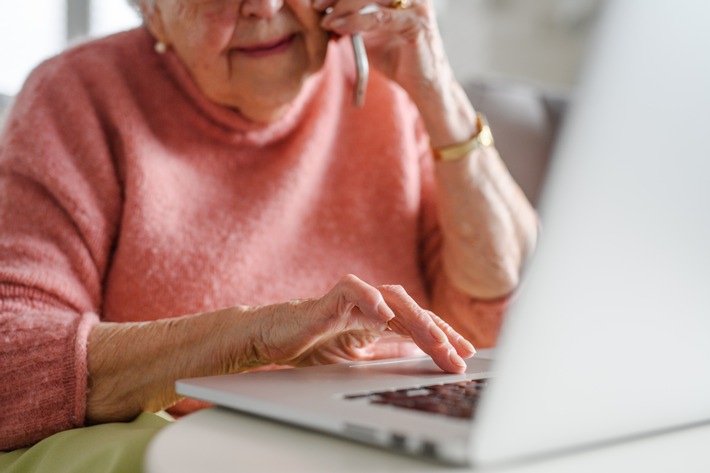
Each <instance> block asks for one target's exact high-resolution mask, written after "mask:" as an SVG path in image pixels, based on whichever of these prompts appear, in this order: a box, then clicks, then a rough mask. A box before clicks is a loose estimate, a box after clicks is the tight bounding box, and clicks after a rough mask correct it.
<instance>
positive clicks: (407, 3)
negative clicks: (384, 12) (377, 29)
mask: <svg viewBox="0 0 710 473" xmlns="http://www.w3.org/2000/svg"><path fill="white" fill-rule="evenodd" d="M411 6H412V0H393V1H392V3H390V8H394V9H395V10H406V9H407V8H409V7H411Z"/></svg>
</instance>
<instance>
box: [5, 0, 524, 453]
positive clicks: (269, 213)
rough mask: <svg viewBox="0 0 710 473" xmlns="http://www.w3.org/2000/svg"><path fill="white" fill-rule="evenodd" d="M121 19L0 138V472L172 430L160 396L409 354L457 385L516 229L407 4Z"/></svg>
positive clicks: (40, 89) (415, 6) (507, 276)
mask: <svg viewBox="0 0 710 473" xmlns="http://www.w3.org/2000/svg"><path fill="white" fill-rule="evenodd" d="M368 4H370V5H374V7H375V8H373V7H372V6H371V7H370V8H367V9H364V10H363V7H364V6H366V5H368ZM139 7H140V9H141V11H142V13H143V17H144V20H145V21H144V27H141V28H138V29H135V30H132V31H128V32H125V33H120V34H117V35H114V36H111V37H108V38H104V39H100V40H97V41H93V42H89V43H86V44H82V45H79V46H77V47H75V48H73V49H71V50H69V51H66V52H65V53H63V54H61V55H59V56H58V57H55V58H53V59H50V60H48V61H46V62H45V63H43V64H42V65H40V66H39V67H38V68H37V69H36V70H35V71H34V72H33V73H32V74H31V76H30V77H29V79H28V81H27V83H26V84H25V86H24V88H23V90H22V92H21V93H20V94H19V96H18V97H17V99H16V102H15V105H14V107H13V110H12V112H11V114H10V116H9V118H8V121H7V124H6V127H5V130H4V133H3V135H2V141H1V142H0V334H1V337H0V338H1V339H2V345H0V358H1V359H2V366H1V367H0V386H2V388H0V405H2V406H3V408H2V413H1V414H0V416H1V419H2V421H1V422H0V450H11V449H16V448H19V447H23V446H27V445H31V444H33V443H36V442H38V441H39V440H41V439H44V438H46V437H48V436H51V435H52V434H54V433H56V432H60V431H64V430H67V429H72V428H77V427H82V426H85V425H88V424H96V423H99V424H100V423H107V422H112V421H127V420H130V419H133V418H135V417H136V416H137V415H139V414H140V413H141V412H143V411H158V410H161V409H166V408H170V409H171V410H170V412H172V413H174V414H183V413H186V412H189V411H190V410H192V409H194V408H195V406H194V405H191V404H189V403H188V402H187V401H185V400H183V401H180V400H179V398H178V397H177V395H176V394H175V391H174V382H175V380H176V379H179V378H181V377H192V376H200V375H210V374H217V373H226V372H240V371H245V370H250V369H255V368H261V367H268V366H273V365H288V366H302V365H309V364H318V363H332V362H338V361H343V360H358V359H372V358H377V357H387V356H399V355H404V354H408V353H412V352H413V350H412V347H417V348H418V349H421V350H423V351H424V352H426V353H427V354H429V355H430V356H431V357H432V358H433V359H434V361H436V363H437V364H438V365H439V366H440V367H441V368H442V369H443V370H446V371H450V372H460V371H461V370H463V369H464V362H463V358H466V357H469V356H471V355H472V354H473V353H474V349H473V347H472V345H471V344H470V343H469V342H468V341H466V339H469V340H470V341H471V342H473V343H475V344H477V345H479V346H488V345H492V344H493V343H494V341H495V338H496V335H497V330H498V327H499V324H500V319H501V316H502V313H503V310H504V307H505V303H506V301H507V300H508V298H509V296H510V294H511V292H512V291H513V290H514V289H515V287H516V284H517V283H518V277H519V272H520V269H521V265H522V264H523V262H524V260H525V258H526V256H527V255H528V254H529V253H530V251H531V249H532V247H533V246H534V242H535V238H536V228H537V220H536V215H535V213H534V210H533V209H532V207H531V206H530V204H529V203H528V201H527V200H526V199H525V197H524V195H523V193H522V192H521V190H520V189H519V187H518V186H517V185H516V183H515V182H514V181H513V179H512V178H511V176H510V175H509V174H508V172H507V170H506V168H505V166H504V165H503V164H502V162H501V160H500V157H499V156H498V154H497V152H496V150H495V148H494V147H493V146H492V144H491V142H490V140H486V139H485V138H486V136H485V135H486V134H487V128H486V127H485V121H484V120H483V118H482V117H481V116H480V115H479V114H477V113H476V111H475V110H474V109H473V107H472V106H471V104H470V102H469V101H468V100H467V97H466V95H465V94H464V92H463V90H462V88H461V87H460V85H459V84H458V83H457V81H456V80H455V78H454V76H453V74H452V71H451V68H450V66H449V63H448V61H447V58H446V55H445V53H444V50H443V47H442V42H441V38H440V36H439V33H438V30H437V26H436V23H435V18H434V12H433V7H432V5H431V3H430V0H412V1H411V2H404V1H395V2H390V0H375V1H373V0H141V1H140V5H139ZM356 32H361V33H362V36H363V37H364V39H365V43H366V46H367V52H368V55H369V58H370V65H371V68H372V74H371V77H370V82H369V84H368V89H367V100H366V103H365V105H364V107H362V108H356V107H353V106H352V105H351V100H352V88H353V82H354V79H355V78H354V70H355V66H354V60H353V55H352V49H351V48H350V43H349V41H348V40H347V38H348V36H349V35H351V34H354V33H356ZM494 131H495V130H494ZM434 314H437V315H434ZM444 321H446V322H444ZM390 330H391V331H392V332H394V333H396V334H399V335H400V336H402V339H403V340H404V339H406V340H410V342H409V343H405V342H403V343H391V342H390V343H380V342H381V341H382V340H380V338H381V336H382V335H383V334H386V333H390V332H389V331H390ZM385 339H386V340H390V339H391V337H385ZM412 342H413V343H412Z"/></svg>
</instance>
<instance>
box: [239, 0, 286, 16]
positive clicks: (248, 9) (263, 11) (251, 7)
mask: <svg viewBox="0 0 710 473" xmlns="http://www.w3.org/2000/svg"><path fill="white" fill-rule="evenodd" d="M283 4H284V2H283V0H244V3H243V4H242V15H244V16H257V17H263V18H269V17H272V16H274V15H275V14H276V12H278V11H279V10H281V7H283Z"/></svg>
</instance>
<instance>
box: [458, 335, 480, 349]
mask: <svg viewBox="0 0 710 473" xmlns="http://www.w3.org/2000/svg"><path fill="white" fill-rule="evenodd" d="M459 345H461V346H462V347H464V349H466V350H468V351H470V352H471V353H476V349H475V348H474V347H473V345H471V342H469V341H468V340H466V339H465V338H463V337H459Z"/></svg>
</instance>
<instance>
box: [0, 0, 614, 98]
mask: <svg viewBox="0 0 710 473" xmlns="http://www.w3.org/2000/svg"><path fill="white" fill-rule="evenodd" d="M434 1H435V3H436V7H437V11H438V14H439V23H440V27H441V31H442V36H443V38H444V42H445V45H446V48H447V51H448V53H449V57H450V60H451V62H452V64H453V66H454V69H455V71H456V73H457V75H458V77H459V78H460V79H461V80H462V81H469V80H471V79H486V80H489V79H490V80H506V81H510V80H512V81H520V82H525V83H530V84H533V85H536V86H540V87H543V88H547V89H554V90H566V89H568V88H570V87H572V86H573V85H574V83H575V80H576V76H577V73H578V68H579V64H580V59H581V57H582V55H583V52H584V48H585V44H586V41H587V38H588V35H589V31H590V26H591V25H592V24H593V22H594V19H595V17H596V12H597V10H598V8H597V7H598V3H599V2H600V1H601V0H533V1H530V0H434ZM139 23H140V19H139V18H138V15H137V14H136V13H135V12H134V11H133V10H132V9H131V8H130V7H129V6H128V4H127V1H126V0H20V1H16V0H3V2H2V5H0V93H2V94H6V95H14V94H15V93H17V91H18V90H19V88H20V86H21V84H22V82H23V81H24V79H25V77H26V76H27V74H28V72H29V71H30V70H31V68H32V67H34V66H35V65H36V64H37V63H38V62H39V61H41V60H42V59H44V58H46V57H48V56H51V55H53V54H56V53H58V52H59V51H61V50H62V49H64V48H65V47H66V46H67V45H70V44H72V43H74V42H76V41H81V40H82V39H84V38H86V37H91V36H101V35H105V34H108V33H111V32H114V31H118V30H121V29H126V28H130V27H133V26H135V25H138V24H139Z"/></svg>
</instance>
